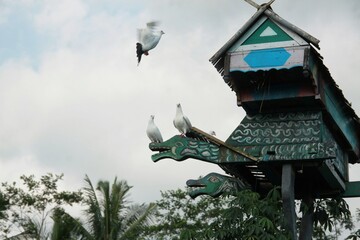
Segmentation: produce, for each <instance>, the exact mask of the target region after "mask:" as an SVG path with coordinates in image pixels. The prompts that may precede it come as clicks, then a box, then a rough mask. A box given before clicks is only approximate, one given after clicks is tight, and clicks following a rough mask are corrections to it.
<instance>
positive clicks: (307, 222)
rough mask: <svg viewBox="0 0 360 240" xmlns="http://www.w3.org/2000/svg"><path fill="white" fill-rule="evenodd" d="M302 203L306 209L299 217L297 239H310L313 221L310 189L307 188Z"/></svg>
mask: <svg viewBox="0 0 360 240" xmlns="http://www.w3.org/2000/svg"><path fill="white" fill-rule="evenodd" d="M309 187H310V186H309ZM303 203H304V204H305V205H306V206H307V209H306V212H305V213H304V215H303V217H302V219H301V225H300V233H299V240H311V239H312V233H313V221H314V198H313V197H312V195H311V194H310V189H308V190H307V193H306V195H305V197H304V198H303Z"/></svg>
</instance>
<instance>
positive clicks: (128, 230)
mask: <svg viewBox="0 0 360 240" xmlns="http://www.w3.org/2000/svg"><path fill="white" fill-rule="evenodd" d="M85 182H86V184H87V186H86V187H85V188H83V193H84V199H83V204H84V206H85V211H84V218H85V223H82V222H81V221H78V220H76V219H73V220H72V223H73V225H75V226H76V227H75V228H74V229H73V230H74V231H75V233H76V234H77V235H78V236H80V237H81V239H88V240H99V239H101V240H121V239H127V240H131V239H134V240H135V239H138V237H139V235H140V234H141V233H142V231H143V228H144V227H145V226H147V224H148V223H149V221H150V219H151V216H152V212H153V211H154V209H155V205H154V204H149V205H145V204H130V203H129V201H128V193H129V191H130V189H131V186H129V185H128V184H127V182H126V181H117V178H115V180H114V182H113V183H112V184H111V185H110V183H109V182H108V181H99V182H98V184H97V187H96V189H95V188H94V186H93V184H92V182H91V181H90V179H89V177H88V176H86V177H85Z"/></svg>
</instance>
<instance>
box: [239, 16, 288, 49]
mask: <svg viewBox="0 0 360 240" xmlns="http://www.w3.org/2000/svg"><path fill="white" fill-rule="evenodd" d="M291 40H293V39H292V38H291V37H290V36H289V35H288V34H287V33H285V32H284V31H283V30H282V29H281V28H280V27H279V26H277V25H276V24H275V23H274V22H272V21H271V20H270V19H267V20H266V21H265V22H264V23H263V24H261V25H260V27H259V28H258V29H256V30H255V32H254V33H253V34H251V35H250V37H249V38H248V39H246V40H245V41H244V42H243V44H242V45H250V44H259V43H269V42H283V41H291Z"/></svg>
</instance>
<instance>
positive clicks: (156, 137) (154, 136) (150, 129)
mask: <svg viewBox="0 0 360 240" xmlns="http://www.w3.org/2000/svg"><path fill="white" fill-rule="evenodd" d="M154 118H155V116H154V115H151V116H150V119H149V123H148V126H147V129H146V134H147V135H148V137H149V138H150V141H151V142H156V143H161V142H163V138H162V136H161V133H160V131H159V128H158V127H157V126H156V125H155V122H154Z"/></svg>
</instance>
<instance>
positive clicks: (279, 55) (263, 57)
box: [244, 48, 291, 68]
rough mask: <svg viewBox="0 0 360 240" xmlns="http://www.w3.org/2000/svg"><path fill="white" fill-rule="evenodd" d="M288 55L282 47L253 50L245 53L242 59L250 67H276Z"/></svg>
mask: <svg viewBox="0 0 360 240" xmlns="http://www.w3.org/2000/svg"><path fill="white" fill-rule="evenodd" d="M290 56H291V54H290V53H288V52H287V51H286V50H285V49H284V48H273V49H265V50H253V51H251V52H250V53H249V54H248V55H246V57H245V58H244V61H245V62H246V63H247V64H249V66H250V67H251V68H262V67H276V66H282V65H284V64H285V63H286V61H287V60H288V59H289V57H290Z"/></svg>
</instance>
